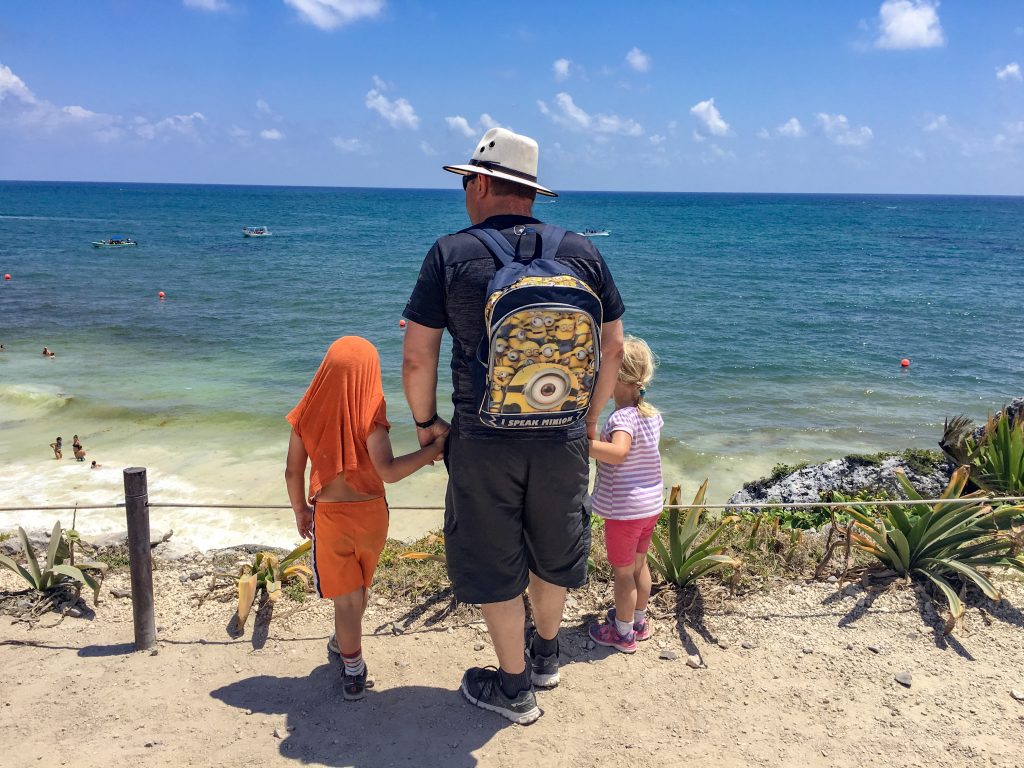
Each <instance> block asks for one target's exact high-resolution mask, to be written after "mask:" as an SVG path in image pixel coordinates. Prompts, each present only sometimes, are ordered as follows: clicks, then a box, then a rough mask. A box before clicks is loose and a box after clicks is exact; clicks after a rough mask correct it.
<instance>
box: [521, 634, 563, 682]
mask: <svg viewBox="0 0 1024 768" xmlns="http://www.w3.org/2000/svg"><path fill="white" fill-rule="evenodd" d="M526 659H527V661H529V662H530V680H531V682H533V684H534V685H535V686H536V687H537V688H554V687H555V686H557V685H558V681H559V676H558V647H557V646H555V652H554V653H552V654H551V655H549V656H542V655H541V654H539V653H538V654H536V655H534V653H533V635H531V636H530V640H529V641H528V642H527V644H526Z"/></svg>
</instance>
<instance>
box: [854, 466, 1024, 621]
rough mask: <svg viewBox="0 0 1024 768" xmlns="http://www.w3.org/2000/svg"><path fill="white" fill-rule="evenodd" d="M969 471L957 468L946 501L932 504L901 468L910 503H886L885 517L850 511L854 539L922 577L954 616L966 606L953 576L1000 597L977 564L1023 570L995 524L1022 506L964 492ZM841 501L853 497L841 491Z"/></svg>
mask: <svg viewBox="0 0 1024 768" xmlns="http://www.w3.org/2000/svg"><path fill="white" fill-rule="evenodd" d="M969 473H970V467H967V466H962V467H959V468H958V469H957V470H956V471H954V472H953V476H952V477H951V478H950V481H949V485H947V486H946V489H945V490H944V491H943V492H942V498H943V499H947V500H948V501H945V502H942V503H937V504H935V505H934V506H933V505H929V504H921V503H917V502H920V500H921V498H922V496H921V495H920V494H919V493H918V492H917V490H916V489H915V488H914V486H913V485H912V484H911V483H910V481H909V480H907V477H906V475H905V474H904V473H902V472H900V471H899V470H897V472H896V476H897V479H898V480H899V482H900V485H902V486H903V489H904V491H905V492H906V494H907V497H908V501H907V503H906V504H899V505H893V506H889V507H886V509H885V512H884V513H883V516H882V517H880V518H879V517H876V515H877V514H878V513H877V511H873V510H869V509H868V508H867V507H865V506H863V505H859V504H851V505H850V506H849V507H848V508H847V511H848V513H849V514H850V516H851V517H852V518H853V519H854V532H853V534H852V537H851V538H852V540H853V543H854V545H855V546H856V547H857V548H858V549H860V550H861V551H863V552H867V553H868V554H871V555H874V556H875V557H876V558H877V559H878V560H879V562H881V563H882V564H883V565H884V566H885V567H887V568H889V569H890V570H892V571H893V572H894V573H896V574H899V575H901V576H911V577H912V576H915V575H916V576H922V577H924V578H925V579H928V580H929V581H931V582H932V583H933V584H935V585H936V586H937V587H938V588H939V589H940V590H942V593H943V594H944V595H945V596H946V600H947V602H948V603H949V609H950V613H951V614H952V616H953V619H954V620H956V619H959V618H960V617H961V616H962V615H963V613H964V605H963V602H962V601H961V600H960V597H959V595H958V594H957V591H956V589H954V587H953V584H952V583H951V581H950V580H951V579H954V580H959V581H970V582H972V583H974V584H976V585H977V586H978V588H979V589H980V590H981V591H982V592H983V593H984V594H985V596H986V597H988V598H990V599H992V600H999V599H1000V597H1001V596H1000V594H999V590H997V589H996V588H995V586H994V585H993V584H992V582H991V581H989V579H988V578H987V577H986V576H985V575H984V574H982V573H981V571H979V570H978V569H979V568H981V567H984V566H1003V567H1010V568H1016V569H1018V570H1020V571H1024V556H1021V555H1019V554H1017V547H1016V545H1015V543H1014V541H1013V540H1012V539H1011V538H1008V537H1006V536H1005V535H1003V534H1001V533H1000V532H999V531H998V530H997V529H998V528H1005V527H1007V526H1008V525H1009V521H1010V520H1012V519H1013V518H1014V517H1016V516H1017V515H1019V514H1021V512H1024V506H1020V505H1018V506H1009V505H1003V506H1001V507H999V508H998V509H993V508H992V506H991V505H990V504H989V503H988V502H987V501H986V500H985V499H984V498H983V496H982V493H981V492H980V491H979V492H976V493H972V494H967V495H966V496H961V493H962V492H963V489H964V485H965V484H966V483H967V479H968V476H969ZM837 497H839V498H837V500H838V501H849V499H846V498H842V497H841V496H840V495H839V494H837Z"/></svg>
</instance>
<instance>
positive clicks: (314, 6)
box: [284, 0, 384, 30]
mask: <svg viewBox="0 0 1024 768" xmlns="http://www.w3.org/2000/svg"><path fill="white" fill-rule="evenodd" d="M284 1H285V3H287V4H288V5H290V6H291V7H292V8H294V9H295V10H296V11H298V13H299V18H301V19H302V20H303V21H307V22H309V23H310V24H312V25H313V26H315V27H318V28H319V29H323V30H332V29H338V28H339V27H343V26H345V25H346V24H352V23H353V22H356V21H359V20H360V19H372V18H373V17H375V16H377V15H379V14H380V12H381V11H382V10H383V9H384V0H284Z"/></svg>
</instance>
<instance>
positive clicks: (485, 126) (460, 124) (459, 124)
mask: <svg viewBox="0 0 1024 768" xmlns="http://www.w3.org/2000/svg"><path fill="white" fill-rule="evenodd" d="M444 121H445V122H446V123H448V127H449V128H450V129H451V130H453V131H455V132H456V133H461V134H462V135H463V136H465V137H466V138H467V139H475V138H476V137H477V136H480V135H482V134H484V133H487V131H489V130H491V128H501V127H502V125H501V123H499V122H498V121H497V120H495V119H494V118H493V117H491V116H490V115H489V114H487V113H486V112H484V113H483V114H482V115H480V120H479V121H478V122H477V125H478V126H479V127H474V126H472V125H470V123H469V120H467V119H466V118H464V117H463V116H462V115H455V116H453V117H446V118H445V119H444ZM505 127H506V128H507V127H508V126H505Z"/></svg>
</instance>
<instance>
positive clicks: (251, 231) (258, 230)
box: [242, 227, 273, 237]
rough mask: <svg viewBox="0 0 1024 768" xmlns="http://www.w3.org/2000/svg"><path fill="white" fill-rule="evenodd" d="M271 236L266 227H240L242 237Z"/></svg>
mask: <svg viewBox="0 0 1024 768" xmlns="http://www.w3.org/2000/svg"><path fill="white" fill-rule="evenodd" d="M272 234H273V232H271V231H270V230H269V229H267V228H266V227H242V236H243V237H270V236H271V235H272Z"/></svg>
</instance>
